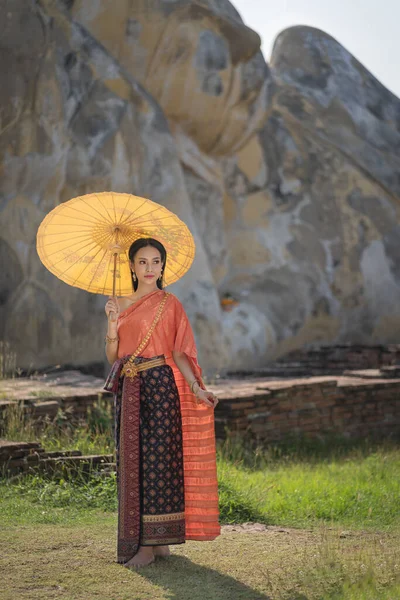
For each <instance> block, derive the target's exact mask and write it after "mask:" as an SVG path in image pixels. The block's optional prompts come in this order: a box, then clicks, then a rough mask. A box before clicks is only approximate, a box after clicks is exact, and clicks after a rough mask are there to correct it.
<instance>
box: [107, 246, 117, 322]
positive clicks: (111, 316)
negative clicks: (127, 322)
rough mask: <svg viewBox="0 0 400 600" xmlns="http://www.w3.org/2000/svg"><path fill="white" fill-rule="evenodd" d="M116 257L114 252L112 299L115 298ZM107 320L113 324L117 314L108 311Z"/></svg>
mask: <svg viewBox="0 0 400 600" xmlns="http://www.w3.org/2000/svg"><path fill="white" fill-rule="evenodd" d="M117 256H118V252H114V268H113V291H112V295H113V298H115V279H116V275H117ZM108 318H109V319H110V321H113V322H114V321H116V319H117V313H116V312H114V311H113V310H112V311H110V313H109V315H108Z"/></svg>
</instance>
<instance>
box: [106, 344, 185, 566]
mask: <svg viewBox="0 0 400 600" xmlns="http://www.w3.org/2000/svg"><path fill="white" fill-rule="evenodd" d="M160 356H163V355H158V356H154V357H152V358H151V359H150V358H144V357H141V356H138V357H136V359H135V363H139V362H143V361H148V360H153V359H154V358H160ZM128 359H129V356H124V357H123V358H120V359H118V360H116V361H115V363H114V364H113V366H112V368H111V371H110V373H109V375H108V378H107V380H106V383H105V386H104V389H106V390H108V391H112V392H113V396H114V409H115V410H114V414H115V453H116V469H117V490H118V492H117V493H118V529H117V562H118V563H122V564H123V563H125V562H127V561H128V560H130V559H131V558H132V557H133V556H134V555H135V554H136V553H137V551H138V548H139V546H157V545H164V544H182V543H184V542H185V497H184V470H183V447H182V418H181V409H180V400H179V393H178V388H177V385H176V381H175V378H174V373H173V370H172V368H171V366H170V365H167V364H165V365H161V366H157V367H152V368H150V369H146V370H145V371H140V372H139V373H138V374H137V376H136V377H135V378H134V379H131V378H130V377H124V376H122V375H121V370H122V367H123V365H124V364H125V362H126V361H127V360H128Z"/></svg>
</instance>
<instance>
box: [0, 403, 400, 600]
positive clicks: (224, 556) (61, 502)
mask: <svg viewBox="0 0 400 600" xmlns="http://www.w3.org/2000/svg"><path fill="white" fill-rule="evenodd" d="M109 418H110V416H109V414H108V413H107V409H106V408H104V407H102V406H98V407H95V409H94V410H93V412H92V413H91V414H90V415H89V418H88V422H87V423H86V425H85V426H79V427H71V426H70V425H68V421H67V419H66V415H64V414H63V413H59V415H58V416H57V419H56V420H55V421H54V422H52V423H50V422H44V423H43V424H42V428H41V431H40V432H39V434H38V431H37V430H36V431H35V430H33V429H31V430H30V429H29V427H31V424H29V423H27V424H25V425H23V426H21V422H19V421H18V419H19V416H18V415H16V414H15V415H14V417H13V418H12V419H9V421H8V425H9V428H8V430H7V432H6V434H7V436H8V437H9V439H10V438H12V437H13V436H14V438H17V439H25V440H27V432H28V433H30V435H31V436H32V437H31V438H30V439H34V440H37V441H41V443H42V445H43V446H44V447H45V449H46V450H57V449H64V450H67V449H80V450H82V451H83V452H84V453H88V454H91V453H111V452H112V451H113V448H114V444H113V439H112V436H111V435H110V421H109ZM218 476H219V497H220V511H221V522H222V523H243V522H247V521H251V522H254V521H257V522H262V523H266V524H268V525H275V526H276V525H279V526H281V529H279V528H273V527H272V528H270V529H268V530H267V532H266V533H265V534H258V533H252V534H243V533H240V534H239V533H238V534H235V533H229V534H227V533H225V534H224V535H222V536H220V537H219V538H218V539H217V540H215V541H214V542H210V543H195V542H190V543H187V544H184V545H182V546H176V547H174V549H173V557H172V558H171V559H170V560H169V561H164V562H159V563H158V564H157V565H153V566H150V567H148V568H147V569H145V570H143V571H141V572H140V573H132V572H129V571H128V570H126V569H124V568H123V567H121V566H119V565H117V564H116V563H115V531H116V526H117V515H116V508H117V499H116V480H115V475H111V476H110V477H107V478H100V477H98V476H96V475H95V474H94V473H92V474H91V476H89V477H87V476H86V475H84V474H83V473H80V472H79V471H75V472H71V474H70V477H69V478H66V476H64V478H60V477H59V478H49V477H45V476H43V475H39V474H32V475H28V476H23V477H17V478H13V479H11V480H8V479H4V480H2V481H0V543H1V545H2V548H3V549H4V551H3V552H2V556H1V557H0V563H1V564H0V569H1V570H2V571H4V572H7V575H8V577H7V583H6V584H5V586H4V588H3V589H2V594H3V595H2V596H1V598H4V599H8V598H10V599H11V598H12V597H18V598H21V599H29V600H34V599H36V598H38V599H39V598H43V599H47V598H49V599H50V598H56V597H57V598H58V597H62V598H66V599H71V600H72V599H74V600H79V599H80V598H82V599H83V598H88V597H93V598H94V597H96V598H98V599H99V600H110V599H114V598H115V599H118V600H119V599H124V598H127V599H128V598H129V599H130V600H131V599H135V598H137V599H139V598H140V599H142V598H143V599H146V598H149V599H150V598H151V599H152V600H171V599H175V600H180V599H182V600H186V598H190V599H191V600H200V598H201V599H202V600H203V599H204V598H207V600H208V599H210V600H214V599H215V600H218V599H220V600H232V599H236V598H238V599H242V598H243V599H246V600H260V599H266V600H267V599H268V598H270V599H272V600H369V599H370V600H400V581H399V573H400V554H399V544H398V539H399V533H400V510H399V506H398V504H399V498H400V446H399V445H398V444H396V442H395V441H386V442H384V443H382V442H381V443H378V442H371V441H368V440H364V441H363V442H350V441H346V440H340V439H336V440H334V439H332V440H329V441H328V442H316V441H313V442H310V441H307V440H301V441H299V440H297V441H296V442H294V441H293V442H291V443H288V444H287V445H286V446H284V445H279V446H269V447H264V448H262V447H257V446H254V445H252V444H250V443H243V442H240V441H238V440H236V441H235V440H232V439H228V440H227V441H226V442H225V443H223V444H219V445H218ZM282 528H283V529H282ZM205 590H206V593H205Z"/></svg>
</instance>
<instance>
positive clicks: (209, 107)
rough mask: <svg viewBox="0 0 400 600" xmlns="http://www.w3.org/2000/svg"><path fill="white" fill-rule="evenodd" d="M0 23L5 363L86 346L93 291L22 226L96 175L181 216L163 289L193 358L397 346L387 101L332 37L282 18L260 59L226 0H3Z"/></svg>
mask: <svg viewBox="0 0 400 600" xmlns="http://www.w3.org/2000/svg"><path fill="white" fill-rule="evenodd" d="M0 22H1V23H3V24H4V28H3V29H4V31H3V33H2V38H1V41H0V44H1V50H2V51H1V52H0V72H1V73H2V82H1V83H2V85H1V86H0V109H1V112H0V115H1V130H0V135H1V137H0V147H1V150H2V158H1V161H0V164H1V170H2V171H1V174H2V177H1V178H0V210H1V223H2V225H3V227H2V233H1V236H2V238H1V240H0V257H1V259H2V268H1V269H0V271H1V275H0V277H1V280H0V284H1V290H0V318H1V335H2V336H3V337H6V338H9V339H10V341H12V343H13V345H14V346H15V348H16V350H17V353H18V364H19V365H20V366H23V367H28V366H29V365H30V364H31V363H32V362H33V363H34V366H37V367H41V366H44V365H52V364H55V363H73V364H86V363H90V362H97V361H99V359H101V357H102V356H103V334H104V329H105V317H104V304H105V298H103V297H101V296H92V295H90V294H87V293H85V292H83V291H81V290H78V289H73V288H71V287H69V286H67V285H66V284H64V283H62V282H60V281H58V280H57V279H56V278H55V277H54V276H53V275H51V274H50V273H48V272H47V271H46V269H45V268H44V267H43V266H42V265H41V263H40V261H39V259H38V257H37V254H36V250H35V237H36V231H37V227H38V225H39V223H40V221H41V220H42V218H43V217H44V215H45V214H46V213H47V212H48V211H49V210H51V209H52V208H53V207H54V206H56V205H57V204H58V203H60V202H63V201H65V200H67V199H69V198H72V197H74V196H76V195H79V194H84V193H88V192H93V191H102V190H107V189H113V190H115V191H124V192H132V193H135V194H138V195H144V196H148V197H151V198H152V199H153V200H155V201H157V202H160V203H162V204H164V205H166V206H167V207H168V208H170V209H171V210H174V211H175V212H176V213H177V214H178V215H179V216H180V217H181V218H182V219H183V220H184V221H185V222H186V223H187V224H188V226H189V227H190V229H191V230H192V232H193V234H194V237H195V240H196V244H197V254H196V259H195V262H194V265H193V268H192V269H191V271H190V272H189V273H188V274H187V275H186V276H185V277H184V278H183V279H182V280H181V281H179V282H177V283H176V284H174V286H171V291H172V292H174V293H176V294H177V295H178V296H179V297H180V298H181V300H182V301H183V303H184V304H185V307H186V308H187V311H188V314H189V317H190V318H191V321H192V324H193V327H194V329H195V333H196V338H197V342H198V346H199V360H200V363H201V364H202V366H203V368H204V369H205V370H206V371H208V372H213V371H215V370H219V369H223V368H240V367H243V368H246V367H247V368H251V367H260V366H262V365H263V364H264V363H265V361H266V360H267V359H268V358H271V357H273V356H279V355H282V354H284V353H286V352H288V351H290V350H293V349H296V348H299V347H302V346H303V345H305V344H308V343H313V342H324V343H343V342H353V343H364V344H365V343H383V342H392V341H397V339H398V333H399V329H400V311H399V309H398V307H399V306H400V303H399V300H400V271H399V258H400V256H399V250H398V244H397V237H398V236H397V233H398V231H399V225H398V223H399V204H398V195H399V190H400V178H399V175H398V173H399V166H400V158H399V146H400V101H399V100H398V99H397V98H395V97H394V96H393V95H392V94H390V93H389V92H388V91H387V90H386V89H385V88H384V87H383V86H381V85H380V84H379V82H378V81H376V79H375V78H373V77H372V75H371V74H370V73H368V71H367V70H366V69H364V67H363V66H362V65H360V63H358V62H357V61H356V60H355V59H354V58H353V57H352V56H351V55H350V54H349V53H348V52H347V51H346V50H345V49H344V48H343V47H342V46H341V45H340V44H338V43H337V42H336V41H335V40H333V39H332V38H331V37H330V36H328V35H326V34H325V33H323V32H321V31H318V30H315V29H312V28H307V27H295V28H291V29H289V30H287V31H284V32H283V33H282V34H280V36H279V37H278V39H277V41H276V44H275V47H274V50H273V54H272V59H271V66H268V65H267V64H266V62H265V60H264V59H263V56H262V54H261V52H260V39H259V36H258V35H257V34H256V33H255V32H254V31H252V30H250V29H249V28H247V27H246V26H245V25H244V24H243V22H242V20H241V18H240V16H239V15H238V13H237V11H236V10H235V9H234V8H233V6H232V5H231V4H230V2H228V1H227V0H223V1H222V0H221V1H219V2H215V1H213V0H201V1H200V0H199V1H193V0H175V1H171V0H168V1H166V0H153V1H152V2H147V0H146V1H145V0H139V1H137V2H134V3H132V2H128V0H120V1H119V2H118V3H115V2H111V0H102V1H96V2H92V3H87V2H84V1H83V0H75V1H74V2H65V1H62V0H38V1H37V2H36V3H26V2H23V1H22V0H14V1H12V2H11V0H8V1H7V0H3V2H2V3H0ZM10 98H11V102H10ZM227 292H228V293H230V294H231V295H232V296H234V297H235V298H236V299H237V300H239V303H238V304H237V305H236V306H234V307H233V309H232V311H231V312H224V311H222V310H221V307H220V297H221V296H222V295H223V294H225V293H227ZM22 324H23V325H22Z"/></svg>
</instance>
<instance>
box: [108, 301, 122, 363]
mask: <svg viewBox="0 0 400 600" xmlns="http://www.w3.org/2000/svg"><path fill="white" fill-rule="evenodd" d="M105 311H106V315H107V323H108V327H107V334H106V339H105V343H106V356H107V360H108V362H109V363H110V365H112V364H114V362H115V361H116V360H117V358H118V329H117V319H118V315H119V313H120V306H119V301H118V298H113V297H111V296H110V298H109V299H108V302H107V304H106V306H105ZM111 311H112V312H114V313H115V321H111V320H110V318H109V315H110V312H111Z"/></svg>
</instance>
